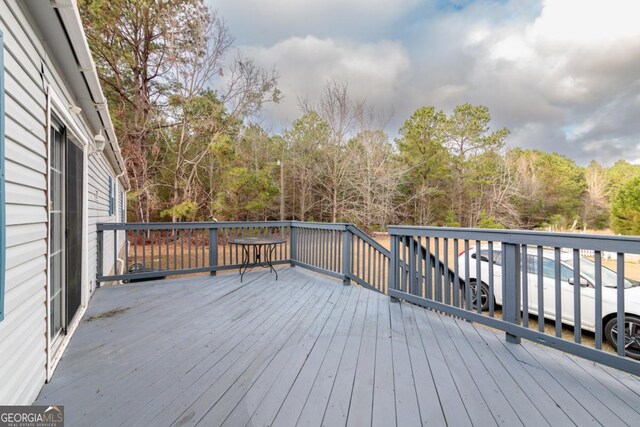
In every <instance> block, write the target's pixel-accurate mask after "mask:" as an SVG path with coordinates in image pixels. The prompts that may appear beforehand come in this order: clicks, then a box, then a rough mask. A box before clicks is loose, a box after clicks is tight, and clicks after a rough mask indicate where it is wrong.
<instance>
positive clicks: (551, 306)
mask: <svg viewBox="0 0 640 427" xmlns="http://www.w3.org/2000/svg"><path fill="white" fill-rule="evenodd" d="M466 257H467V255H466V254H465V253H464V252H462V253H461V254H460V255H459V257H458V259H459V267H458V268H459V270H458V271H459V274H460V281H461V283H462V284H463V286H464V283H465V281H466V276H465V259H466ZM468 257H469V283H470V288H471V292H472V300H473V306H474V308H475V307H476V296H475V295H476V287H477V275H476V262H477V261H476V260H477V253H476V248H470V249H469V255H468ZM480 257H481V258H480V262H481V264H480V279H481V281H480V298H481V304H482V309H483V310H487V309H488V308H489V298H490V296H489V286H488V283H489V280H488V277H489V248H488V247H485V246H481V248H480ZM554 259H555V256H554V253H553V251H551V250H544V251H543V262H542V266H543V267H542V270H543V286H544V291H543V305H544V316H545V317H546V318H549V319H552V320H554V319H555V318H556V316H555V315H556V311H555V308H556V303H555V301H556V288H555V261H554ZM493 262H494V271H493V277H494V280H493V298H494V303H495V304H499V305H502V251H501V250H500V246H498V247H497V248H496V247H494V249H493ZM572 265H573V254H572V253H570V252H569V253H566V252H562V253H561V255H560V276H561V282H560V284H561V298H560V300H561V306H562V323H565V324H567V325H573V324H574V305H573V299H574V295H573V267H572ZM527 276H528V308H529V313H531V314H534V315H535V314H537V313H538V255H537V250H536V249H535V248H532V249H531V250H529V251H528V253H527ZM580 276H581V279H580V285H581V289H580V310H581V316H580V317H581V322H580V323H581V325H580V326H581V328H582V329H584V330H587V331H591V332H594V331H595V327H596V319H595V285H594V283H595V264H594V263H593V262H592V261H591V260H589V259H586V258H584V257H580ZM617 281H618V276H617V274H616V273H615V272H614V271H612V270H610V269H609V268H607V267H604V266H603V267H602V325H603V334H604V338H605V339H606V340H607V341H608V342H609V343H611V345H613V347H614V348H616V338H617V329H618V325H617V321H616V319H617V318H616V316H617V304H616V302H617V296H616V292H617V289H616V287H617ZM624 287H625V299H624V301H625V331H624V333H625V354H626V355H627V356H628V357H632V358H634V359H640V284H639V283H637V282H635V281H632V280H629V279H626V278H625V279H624Z"/></svg>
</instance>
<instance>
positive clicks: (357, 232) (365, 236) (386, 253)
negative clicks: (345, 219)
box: [348, 225, 391, 258]
mask: <svg viewBox="0 0 640 427" xmlns="http://www.w3.org/2000/svg"><path fill="white" fill-rule="evenodd" d="M348 228H349V231H351V232H352V233H353V234H355V235H356V236H358V237H359V238H360V239H362V240H364V241H365V242H367V243H368V244H369V245H371V246H372V247H373V248H374V249H376V250H377V251H378V252H381V253H382V254H383V255H384V256H386V257H387V258H390V257H391V252H390V251H389V250H388V249H387V248H385V247H384V246H382V245H381V244H380V243H378V242H376V241H375V240H373V239H372V238H371V236H369V235H368V234H367V233H365V232H364V231H362V230H360V229H359V228H358V227H356V226H355V225H349V227H348Z"/></svg>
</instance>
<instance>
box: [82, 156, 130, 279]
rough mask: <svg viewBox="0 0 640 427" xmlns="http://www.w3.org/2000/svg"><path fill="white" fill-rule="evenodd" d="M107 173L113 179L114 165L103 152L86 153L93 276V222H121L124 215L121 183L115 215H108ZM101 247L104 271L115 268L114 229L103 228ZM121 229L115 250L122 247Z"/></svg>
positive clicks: (95, 250) (93, 272)
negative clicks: (121, 204) (87, 155)
mask: <svg viewBox="0 0 640 427" xmlns="http://www.w3.org/2000/svg"><path fill="white" fill-rule="evenodd" d="M109 176H111V177H112V181H113V182H116V179H115V176H114V172H113V169H112V168H111V166H110V165H109V163H108V162H107V160H106V158H105V157H104V156H90V157H89V206H88V207H89V209H88V211H89V212H88V215H89V239H88V240H89V242H88V246H89V255H90V256H89V265H88V269H89V270H88V271H89V277H90V278H93V279H95V277H96V275H97V272H98V265H97V253H98V246H97V242H98V238H97V232H96V224H98V223H105V222H122V221H123V215H122V210H121V209H120V200H119V199H118V195H119V194H120V193H121V192H122V191H123V189H122V186H121V185H120V183H119V182H118V183H117V187H116V200H115V203H116V209H115V214H114V215H109ZM103 240H104V246H103V247H104V251H103V258H102V265H103V267H104V270H105V271H104V272H105V273H110V272H112V271H115V269H116V267H117V264H116V262H115V260H114V258H113V245H114V236H113V232H105V233H104V235H103ZM124 244H125V242H124V233H119V234H118V253H119V254H120V253H122V250H123V249H124ZM94 284H95V280H94Z"/></svg>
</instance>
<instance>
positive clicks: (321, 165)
mask: <svg viewBox="0 0 640 427" xmlns="http://www.w3.org/2000/svg"><path fill="white" fill-rule="evenodd" d="M302 108H303V111H304V112H305V113H308V112H317V114H318V115H319V116H320V117H321V118H322V120H323V121H324V122H325V123H326V126H327V129H328V139H327V141H326V142H325V144H324V145H323V146H321V147H320V148H321V150H322V156H321V157H320V158H319V159H318V163H317V164H316V167H317V172H318V175H319V176H321V177H322V179H321V180H320V181H319V184H320V194H321V196H322V201H321V203H322V204H324V205H325V206H328V207H329V212H330V218H331V222H337V221H338V218H342V216H343V214H344V206H345V205H346V203H347V202H348V201H347V200H346V197H347V195H348V194H349V193H348V191H347V190H348V186H349V183H350V182H351V180H352V178H353V176H354V174H355V173H356V171H355V170H354V168H353V167H352V159H351V158H350V157H349V154H350V153H349V151H348V150H346V144H347V141H348V136H349V135H350V134H352V133H353V132H354V131H355V130H356V125H357V124H358V119H359V118H360V117H361V115H362V112H363V103H362V102H360V101H356V100H354V99H352V98H351V96H350V95H349V92H348V87H347V85H346V84H341V83H338V82H335V81H330V82H329V83H327V85H326V86H325V88H324V91H323V93H322V96H321V97H320V102H319V103H318V105H317V107H313V106H312V105H311V104H309V103H308V102H303V105H302Z"/></svg>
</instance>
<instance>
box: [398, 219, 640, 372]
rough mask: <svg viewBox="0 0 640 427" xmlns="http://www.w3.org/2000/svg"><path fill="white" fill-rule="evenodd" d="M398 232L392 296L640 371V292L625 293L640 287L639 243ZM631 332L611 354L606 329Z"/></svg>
mask: <svg viewBox="0 0 640 427" xmlns="http://www.w3.org/2000/svg"><path fill="white" fill-rule="evenodd" d="M389 234H390V237H391V256H390V258H391V270H390V274H389V295H390V296H391V297H392V298H395V299H402V300H406V301H408V302H411V303H414V304H417V305H420V306H424V307H427V308H430V309H434V310H438V311H440V312H443V313H447V314H450V315H452V316H456V317H459V318H462V319H466V320H469V321H473V322H478V323H481V324H484V325H486V326H489V327H492V328H495V329H499V330H502V331H504V332H505V333H506V339H507V340H508V341H511V342H519V340H520V338H525V339H529V340H532V341H536V342H538V343H541V344H544V345H548V346H551V347H555V348H557V349H559V350H562V351H565V352H568V353H572V354H575V355H578V356H581V357H584V358H587V359H590V360H593V361H596V362H600V363H604V364H606V365H609V366H612V367H615V368H618V369H622V370H625V371H628V372H632V373H634V374H640V362H637V361H635V360H632V359H630V358H629V357H625V351H626V355H627V356H629V355H632V356H634V357H638V356H639V355H640V354H637V353H636V351H637V350H640V347H639V346H638V345H639V344H640V343H638V342H637V341H633V340H634V335H636V336H637V334H640V331H635V330H632V328H635V325H632V324H631V323H630V321H633V320H634V319H635V318H636V316H640V287H639V288H635V287H632V288H629V289H627V290H626V291H625V285H626V286H633V285H635V283H634V282H632V281H628V280H627V279H625V259H628V258H630V257H631V256H632V255H631V254H640V239H638V238H629V237H619V236H602V235H589V236H587V235H579V234H565V233H543V232H529V231H506V230H484V229H456V228H436V227H412V226H391V227H389ZM478 249H479V251H478ZM581 251H582V254H589V256H586V257H585V256H584V255H581ZM478 252H479V254H478ZM591 254H592V255H591ZM605 258H615V261H614V260H606V263H607V264H609V265H610V267H612V269H607V268H606V267H604V264H605ZM478 260H479V262H478ZM581 268H582V269H583V270H584V269H589V271H583V272H581ZM603 275H604V278H603ZM612 278H613V280H614V282H615V283H614V284H615V286H616V287H615V288H612V287H611V280H612ZM573 283H580V286H575V287H574V286H573ZM478 291H479V293H480V298H478V297H477V295H478ZM636 295H637V296H636ZM478 301H479V302H480V303H478ZM545 318H546V321H545V320H544V319H545ZM536 323H537V325H536ZM638 323H640V318H638ZM629 325H631V326H629ZM627 328H629V331H628V332H629V333H628V334H627V335H628V337H625V334H622V333H620V334H616V335H615V336H614V338H615V347H617V354H614V353H612V352H611V351H605V345H606V344H605V343H603V336H604V332H605V329H609V330H612V329H613V330H616V331H625V332H627V331H626V329H627ZM583 330H584V332H583ZM567 335H569V336H567ZM587 335H588V337H587ZM586 338H588V339H586ZM630 351H632V352H633V354H631V353H629V352H630Z"/></svg>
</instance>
